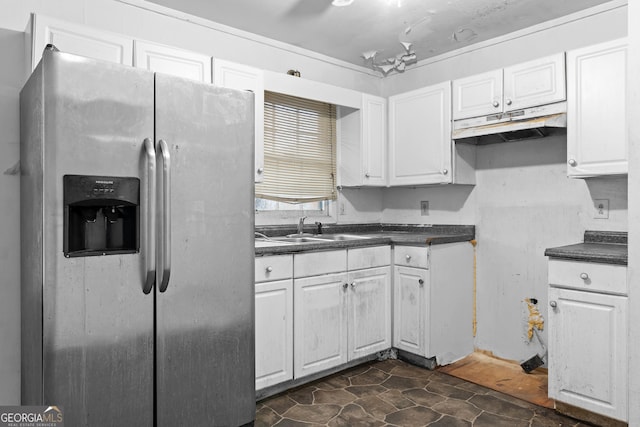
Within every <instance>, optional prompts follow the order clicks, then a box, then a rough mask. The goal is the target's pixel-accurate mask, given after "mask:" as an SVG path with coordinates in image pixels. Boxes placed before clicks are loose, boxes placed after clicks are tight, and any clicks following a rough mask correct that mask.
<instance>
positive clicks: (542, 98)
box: [504, 53, 566, 111]
mask: <svg viewBox="0 0 640 427" xmlns="http://www.w3.org/2000/svg"><path fill="white" fill-rule="evenodd" d="M565 86H566V85H565V67H564V53H559V54H556V55H552V56H548V57H545V58H540V59H536V60H534V61H529V62H525V63H522V64H518V65H514V66H512V67H507V68H505V69H504V111H512V110H519V109H522V108H527V107H535V106H538V105H545V104H551V103H554V102H560V101H564V100H565V99H566V90H565Z"/></svg>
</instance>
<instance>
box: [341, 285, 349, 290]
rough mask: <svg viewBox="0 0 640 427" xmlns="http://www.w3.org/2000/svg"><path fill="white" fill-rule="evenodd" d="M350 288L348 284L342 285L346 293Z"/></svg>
mask: <svg viewBox="0 0 640 427" xmlns="http://www.w3.org/2000/svg"><path fill="white" fill-rule="evenodd" d="M348 287H349V284H348V283H345V284H343V285H342V289H344V290H345V291H346V290H347V288H348Z"/></svg>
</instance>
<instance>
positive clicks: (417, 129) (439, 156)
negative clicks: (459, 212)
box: [389, 81, 452, 186]
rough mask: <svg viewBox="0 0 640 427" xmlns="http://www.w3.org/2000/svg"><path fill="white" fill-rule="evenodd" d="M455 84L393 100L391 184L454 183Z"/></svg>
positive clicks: (391, 110)
mask: <svg viewBox="0 0 640 427" xmlns="http://www.w3.org/2000/svg"><path fill="white" fill-rule="evenodd" d="M451 152H452V141H451V83H450V82H449V81H447V82H444V83H440V84H437V85H433V86H429V87H425V88H422V89H418V90H413V91H410V92H406V93H403V94H399V95H394V96H391V97H389V173H390V177H389V184H390V185H391V186H400V185H422V184H444V183H451V182H452V178H451V177H452V174H451V165H452V162H451Z"/></svg>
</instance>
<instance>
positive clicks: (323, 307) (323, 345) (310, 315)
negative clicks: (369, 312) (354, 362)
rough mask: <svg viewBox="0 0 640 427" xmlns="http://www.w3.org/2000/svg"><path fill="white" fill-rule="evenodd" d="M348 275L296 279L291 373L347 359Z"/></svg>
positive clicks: (311, 370)
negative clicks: (292, 367)
mask: <svg viewBox="0 0 640 427" xmlns="http://www.w3.org/2000/svg"><path fill="white" fill-rule="evenodd" d="M346 288H347V274H346V273H340V274H329V275H323V276H312V277H305V278H301V279H296V280H295V290H294V324H295V335H294V375H295V377H296V378H300V377H304V376H306V375H309V374H313V373H315V372H319V371H323V370H325V369H329V368H332V367H334V366H338V365H341V364H343V363H346V362H347V310H346V308H347V307H346V297H347V293H346V292H347V289H346Z"/></svg>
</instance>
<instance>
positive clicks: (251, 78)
mask: <svg viewBox="0 0 640 427" xmlns="http://www.w3.org/2000/svg"><path fill="white" fill-rule="evenodd" d="M213 83H214V84H215V85H217V86H222V87H228V88H231V89H238V90H249V91H251V92H253V94H254V107H255V117H254V120H255V129H254V131H255V138H256V141H255V143H256V144H255V168H254V180H255V182H262V181H263V179H264V77H263V73H262V70H260V69H258V68H253V67H248V66H246V65H243V64H236V63H234V62H229V61H223V60H221V59H214V60H213Z"/></svg>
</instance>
